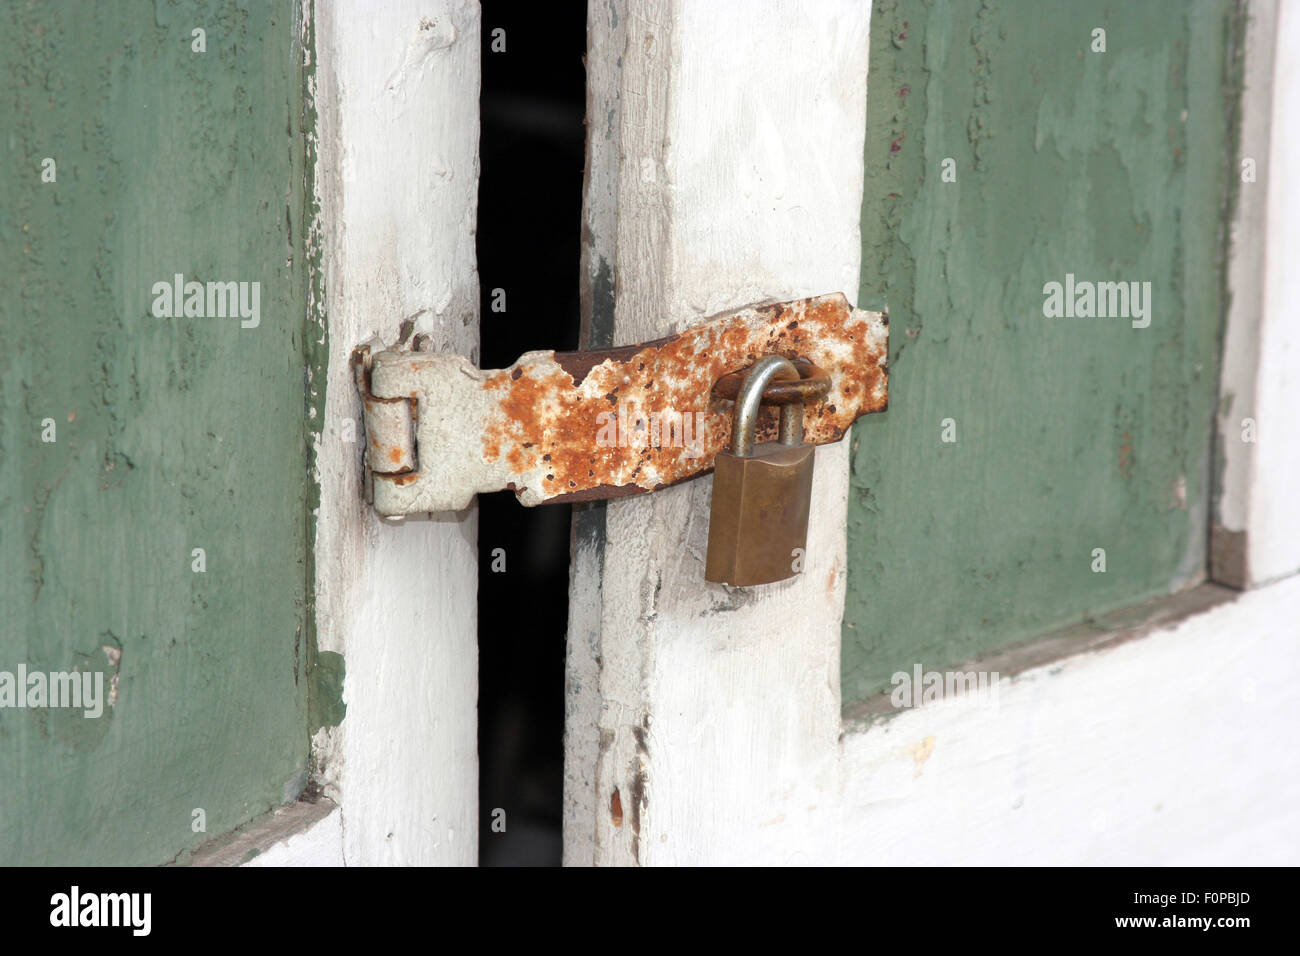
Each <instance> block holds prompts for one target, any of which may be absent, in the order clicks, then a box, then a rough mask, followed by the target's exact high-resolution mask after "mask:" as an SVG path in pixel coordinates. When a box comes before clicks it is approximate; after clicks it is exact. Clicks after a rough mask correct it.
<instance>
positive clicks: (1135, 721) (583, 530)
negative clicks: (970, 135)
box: [564, 0, 1300, 865]
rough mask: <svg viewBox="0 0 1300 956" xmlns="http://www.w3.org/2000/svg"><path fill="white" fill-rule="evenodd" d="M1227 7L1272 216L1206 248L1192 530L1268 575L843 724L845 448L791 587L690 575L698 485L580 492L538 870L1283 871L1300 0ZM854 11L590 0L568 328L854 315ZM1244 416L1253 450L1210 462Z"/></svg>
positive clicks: (1290, 712)
mask: <svg viewBox="0 0 1300 956" xmlns="http://www.w3.org/2000/svg"><path fill="white" fill-rule="evenodd" d="M1253 12H1254V17H1255V19H1254V22H1253V23H1252V25H1251V27H1250V36H1249V40H1248V44H1247V57H1248V63H1247V75H1248V88H1247V95H1246V111H1247V118H1246V123H1245V126H1244V131H1245V144H1244V147H1243V155H1255V156H1257V157H1267V162H1265V163H1263V164H1261V165H1262V166H1263V167H1264V168H1263V169H1262V170H1261V171H1260V176H1259V181H1258V184H1257V188H1256V190H1255V192H1253V193H1250V192H1244V195H1246V196H1247V197H1248V198H1247V201H1246V202H1244V203H1243V204H1242V206H1241V209H1240V211H1239V217H1241V216H1244V217H1246V219H1245V220H1244V221H1245V222H1246V226H1245V227H1244V228H1245V229H1250V228H1254V227H1253V226H1252V225H1251V223H1253V222H1256V221H1259V220H1261V219H1266V220H1267V223H1268V228H1267V232H1266V234H1265V239H1264V241H1263V244H1262V247H1261V248H1254V249H1253V250H1252V247H1251V246H1250V244H1249V243H1241V244H1239V245H1238V247H1237V251H1236V252H1235V253H1234V262H1233V269H1232V273H1231V275H1232V280H1233V288H1234V292H1235V293H1236V295H1235V296H1234V302H1235V305H1234V310H1233V313H1232V315H1231V316H1230V328H1229V342H1228V355H1227V358H1226V360H1225V373H1224V383H1225V384H1224V394H1225V396H1227V395H1229V394H1231V393H1232V392H1233V391H1234V390H1235V391H1236V394H1237V403H1238V404H1236V405H1233V406H1232V407H1231V408H1230V409H1227V410H1226V411H1225V412H1224V413H1223V416H1222V422H1221V429H1222V432H1221V438H1222V441H1223V445H1224V448H1225V453H1226V455H1227V456H1228V458H1229V461H1230V463H1231V464H1232V466H1233V468H1235V469H1236V470H1235V471H1230V475H1229V479H1228V484H1227V487H1226V488H1225V492H1224V497H1223V498H1221V499H1220V524H1221V525H1222V527H1224V528H1226V529H1228V530H1229V531H1231V532H1234V533H1239V535H1240V538H1239V539H1237V540H1236V541H1234V542H1233V543H1232V546H1233V547H1236V548H1238V549H1239V551H1241V553H1244V554H1246V555H1247V556H1248V560H1245V561H1239V562H1238V565H1239V566H1240V567H1242V568H1243V569H1244V570H1243V571H1242V574H1241V581H1240V582H1239V583H1241V584H1247V585H1250V584H1259V583H1261V582H1263V581H1266V580H1275V581H1277V582H1278V583H1274V584H1272V585H1271V586H1267V587H1262V588H1259V589H1257V590H1255V591H1252V592H1247V593H1245V594H1237V593H1236V592H1229V591H1227V589H1222V588H1219V587H1218V586H1216V585H1206V586H1205V588H1206V589H1207V590H1206V591H1203V592H1200V593H1198V594H1195V595H1193V596H1192V598H1191V599H1187V598H1184V599H1183V604H1181V605H1178V606H1180V607H1183V608H1184V610H1183V612H1182V613H1181V615H1180V614H1174V613H1171V611H1170V609H1169V608H1164V609H1157V611H1156V612H1155V613H1154V615H1153V617H1152V618H1151V620H1150V621H1149V622H1148V623H1147V624H1146V625H1145V626H1143V627H1141V628H1138V629H1131V630H1130V631H1127V632H1119V633H1117V634H1116V635H1115V639H1114V640H1111V641H1109V642H1107V643H1106V644H1105V645H1104V646H1099V645H1098V644H1097V642H1095V641H1094V642H1092V643H1090V644H1089V643H1087V642H1074V643H1071V641H1070V639H1069V638H1068V636H1065V637H1062V638H1061V639H1060V640H1059V641H1058V643H1057V644H1056V645H1054V646H1057V647H1059V648H1061V649H1062V653H1064V654H1066V655H1067V656H1066V657H1064V658H1063V659H1061V660H1058V661H1055V662H1053V663H1051V664H1050V665H1045V666H1031V667H1027V668H1025V669H1023V670H1020V672H1019V673H1017V674H1016V675H1015V676H1014V678H1013V679H1011V680H1010V681H1004V682H1003V684H1002V685H1001V686H1000V694H999V697H998V699H997V703H996V705H995V706H992V707H990V706H989V705H988V702H987V701H983V700H981V699H980V698H978V697H976V696H965V697H959V698H956V699H950V700H946V701H944V702H943V703H942V704H939V705H931V706H927V707H924V708H920V709H917V710H913V711H910V712H908V713H905V714H902V715H900V716H897V717H895V718H894V719H892V720H890V721H888V722H886V723H884V724H878V725H875V726H872V727H870V728H868V729H865V730H861V729H859V728H855V727H849V726H845V725H844V724H843V723H842V721H841V716H840V673H839V663H840V619H841V616H842V611H843V599H844V580H845V575H844V567H845V513H846V497H847V488H848V475H847V457H848V448H847V446H848V444H849V442H850V441H851V439H849V440H846V441H845V442H844V443H842V444H841V445H839V446H825V447H822V448H819V449H818V451H817V466H816V467H817V479H816V483H815V487H814V502H815V504H814V508H813V512H814V515H813V521H812V525H811V527H810V530H809V547H808V570H807V571H806V572H805V574H804V575H802V576H801V577H800V578H799V579H797V580H795V581H791V582H786V583H783V584H779V585H771V586H767V587H765V588H756V589H751V590H745V591H727V590H725V589H724V588H722V587H721V586H719V585H706V584H705V583H704V582H703V575H702V570H703V558H704V546H705V540H706V528H707V518H708V508H709V492H710V482H709V481H707V480H704V481H696V482H690V483H687V484H685V485H682V486H679V487H674V488H669V489H667V490H665V491H660V492H657V493H655V494H653V495H647V496H643V497H639V498H632V499H626V500H622V501H614V502H610V503H609V504H608V505H607V506H603V507H594V508H589V509H586V510H583V511H581V512H580V513H579V515H578V518H577V521H576V522H575V536H574V556H573V573H572V589H571V611H570V630H569V650H568V680H567V708H566V766H565V788H566V791H565V841H564V846H565V850H564V853H565V862H566V863H567V864H570V865H583V864H592V863H595V864H614V865H619V864H630V865H637V864H641V865H652V864H693V863H710V864H721V863H799V862H812V863H861V864H873V865H874V864H887V863H902V864H907V863H957V862H972V863H1008V862H1037V863H1066V862H1085V863H1127V862H1145V863H1229V862H1231V863H1267V862H1279V863H1280V862H1289V863H1295V862H1297V860H1296V849H1295V848H1296V847H1297V846H1300V811H1297V810H1296V809H1295V808H1296V807H1297V806H1300V800H1297V797H1300V767H1298V766H1297V757H1296V755H1295V749H1294V748H1289V747H1287V748H1278V747H1277V746H1276V739H1275V736H1276V732H1277V731H1278V730H1279V729H1280V728H1290V727H1294V726H1296V725H1297V723H1300V694H1298V693H1297V687H1298V686H1300V684H1298V683H1297V680H1296V678H1297V677H1300V673H1297V671H1300V666H1298V661H1300V641H1297V637H1300V633H1298V632H1300V624H1298V623H1297V622H1300V577H1297V576H1296V574H1295V572H1296V571H1297V569H1300V504H1297V502H1298V501H1300V498H1298V497H1297V496H1295V495H1294V492H1293V491H1292V490H1291V485H1292V484H1293V483H1294V481H1295V477H1296V475H1297V474H1298V473H1300V417H1297V416H1296V415H1295V414H1294V410H1295V409H1296V408H1297V407H1300V374H1297V368H1298V366H1300V324H1298V323H1297V317H1296V316H1297V313H1296V309H1295V307H1294V302H1295V301H1297V296H1298V294H1300V288H1296V285H1297V283H1298V282H1300V279H1298V278H1297V273H1296V270H1295V269H1294V268H1293V267H1292V266H1291V263H1293V262H1295V261H1296V260H1297V258H1298V257H1300V231H1297V227H1296V225H1295V223H1297V222H1300V187H1297V186H1296V185H1295V184H1294V183H1290V184H1288V182H1287V181H1286V178H1285V175H1284V174H1282V173H1281V171H1283V170H1288V169H1291V168H1295V167H1296V165H1297V164H1298V163H1300V134H1297V133H1296V132H1295V130H1296V129H1297V128H1300V127H1297V124H1296V123H1295V122H1294V118H1295V117H1296V116H1298V115H1300V52H1297V51H1300V10H1298V9H1296V8H1295V7H1294V6H1293V5H1282V9H1281V10H1280V11H1279V10H1278V9H1277V8H1276V7H1275V5H1274V4H1273V3H1272V2H1267V3H1256V4H1254V5H1253ZM870 14H871V10H870V4H868V3H862V2H852V0H828V2H821V3H816V4H804V3H796V2H791V0H762V2H761V3H754V2H744V3H742V2H739V0H711V2H703V0H591V2H590V3H589V7H588V17H589V24H588V57H587V67H588V77H589V90H588V126H589V136H590V141H589V156H588V170H587V192H586V199H585V208H584V228H585V233H586V241H585V248H584V256H583V264H584V275H583V280H584V284H585V288H584V296H583V303H584V316H583V318H584V330H585V333H586V338H587V344H588V345H609V344H623V343H628V342H638V341H643V340H646V339H649V338H653V337H656V336H659V335H663V334H667V333H669V332H672V331H675V330H678V329H680V328H683V327H685V326H688V325H690V324H692V323H694V322H696V321H698V319H699V318H701V317H703V316H705V315H708V314H709V313H712V312H716V311H719V310H722V309H725V308H729V307H734V306H739V305H743V304H746V303H749V302H753V301H756V300H761V299H765V298H790V297H794V296H797V295H803V294H810V293H820V292H828V291H843V292H845V293H846V294H847V295H848V296H849V297H850V299H851V300H853V299H855V297H856V292H857V280H858V268H859V250H860V240H859V232H858V213H859V206H860V199H861V196H860V190H861V187H862V161H863V136H864V131H865V128H866V93H867V89H866V75H867V50H868V32H869V22H870ZM1274 34H1276V35H1277V37H1278V40H1277V44H1278V46H1277V51H1278V56H1277V59H1276V61H1274V59H1273V58H1272V55H1271V42H1272V41H1271V37H1272V36H1274ZM1270 89H1271V91H1272V96H1271V98H1270V97H1269V95H1268V93H1269V90H1270ZM1261 111H1263V113H1262V115H1261ZM1270 127H1271V131H1272V134H1273V138H1272V141H1271V142H1268V141H1267V135H1268V133H1269V130H1270ZM1288 129H1289V130H1290V131H1289V132H1288ZM1260 136H1263V137H1264V138H1265V141H1264V142H1260V141H1259V137H1260ZM1252 137H1254V138H1253V139H1252ZM809 144H815V148H809ZM1270 169H1275V170H1278V171H1279V175H1278V176H1269V175H1268V171H1269V170H1270ZM1250 188H1251V187H1249V186H1243V190H1244V191H1248V190H1250ZM1251 216H1254V217H1255V219H1251V218H1250V217H1251ZM1242 222H1243V220H1240V219H1239V222H1238V230H1239V232H1240V231H1241V230H1242V229H1243V225H1242ZM1254 283H1262V285H1261V286H1260V287H1261V288H1262V300H1263V305H1262V306H1260V305H1259V304H1258V302H1256V304H1255V305H1253V306H1252V305H1251V304H1250V301H1249V297H1248V296H1247V295H1246V294H1245V293H1246V292H1248V291H1250V289H1251V288H1252V284H1254ZM1238 340H1241V341H1244V342H1245V343H1246V344H1245V345H1244V346H1239V344H1238ZM1243 355H1244V357H1243ZM1243 397H1245V398H1246V399H1247V401H1246V402H1245V407H1244V408H1243ZM1251 411H1254V413H1255V415H1256V416H1258V418H1259V420H1260V427H1261V436H1262V437H1261V439H1260V441H1259V443H1257V444H1255V445H1253V446H1250V447H1248V448H1241V447H1236V446H1232V447H1229V446H1230V444H1231V443H1232V442H1233V441H1236V443H1237V444H1239V443H1240V442H1239V435H1240V426H1239V424H1237V422H1236V421H1235V420H1236V419H1237V418H1240V417H1243V416H1245V415H1248V414H1250V412H1251ZM1189 606H1190V607H1191V608H1192V609H1191V610H1187V609H1186V608H1188V607H1189ZM1085 645H1086V646H1087V648H1088V649H1087V651H1086V652H1081V650H1080V648H1082V647H1083V646H1085ZM1013 665H1014V662H1013ZM1283 751H1285V752H1283Z"/></svg>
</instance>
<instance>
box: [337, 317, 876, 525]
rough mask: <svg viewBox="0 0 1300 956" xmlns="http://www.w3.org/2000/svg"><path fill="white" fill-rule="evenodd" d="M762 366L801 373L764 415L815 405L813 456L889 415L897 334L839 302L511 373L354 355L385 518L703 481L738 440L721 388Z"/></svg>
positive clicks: (765, 424) (558, 358) (565, 357)
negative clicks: (791, 363) (485, 502)
mask: <svg viewBox="0 0 1300 956" xmlns="http://www.w3.org/2000/svg"><path fill="white" fill-rule="evenodd" d="M765 354H778V355H783V356H785V357H787V358H790V359H802V360H804V361H802V362H797V363H796V364H797V365H798V366H799V367H800V372H801V374H802V375H804V376H805V379H804V380H803V381H800V382H793V381H791V382H789V383H788V384H784V385H783V384H782V383H779V382H778V383H772V384H771V385H769V389H771V392H770V398H766V399H765V402H767V401H771V402H776V403H779V402H789V401H794V400H796V399H797V400H799V401H809V402H810V404H807V405H806V406H805V407H804V416H803V420H804V440H805V441H806V442H807V443H809V444H813V445H823V444H827V443H829V442H834V441H839V440H840V439H841V438H843V437H844V434H845V433H846V432H847V431H848V428H849V426H850V425H851V424H853V422H854V421H855V420H856V419H857V418H859V417H860V416H862V415H865V414H867V413H869V412H878V411H882V410H884V408H885V406H886V403H887V401H888V374H887V370H886V361H887V356H888V319H887V317H886V316H885V315H883V314H882V313H880V312H867V311H864V310H862V309H855V308H853V307H852V306H851V305H849V302H848V300H847V299H846V298H845V297H844V296H843V295H842V294H840V293H835V294H831V295H823V296H817V297H815V298H810V299H799V300H796V301H793V302H778V303H768V304H762V305H753V306H748V307H746V308H742V309H737V310H735V311H732V312H727V313H724V314H722V315H717V316H713V317H712V318H710V319H708V320H707V321H705V322H703V323H701V324H698V325H695V326H692V327H691V328H689V329H686V330H685V331H682V332H679V333H677V334H676V335H671V336H669V337H667V338H665V339H660V340H658V341H654V342H646V343H644V344H641V345H629V346H623V347H621V348H613V349H606V350H597V351H591V352H552V351H544V352H527V353H525V354H524V355H522V356H520V358H519V361H517V362H516V363H515V364H514V365H512V366H511V367H510V368H506V369H496V370H489V369H478V368H475V367H474V366H473V365H472V364H471V363H470V362H469V361H468V360H467V359H465V358H462V357H461V356H458V355H445V354H439V353H433V352H421V351H405V350H396V351H382V352H378V353H377V354H374V355H373V356H371V355H370V354H369V351H368V349H358V350H357V352H356V353H355V356H354V359H355V361H356V362H357V366H358V368H357V372H358V374H357V381H358V384H359V386H360V387H361V391H362V398H363V400H364V414H365V427H366V464H367V468H368V469H369V471H370V472H371V473H372V477H373V498H374V506H375V510H376V511H377V512H379V513H380V514H381V515H403V514H413V513H419V512H428V511H448V510H459V509H461V508H464V507H466V506H467V505H468V504H469V503H470V501H471V500H472V499H473V496H474V495H475V494H477V493H479V492H488V491H500V490H502V489H507V488H508V489H511V490H513V491H514V492H515V493H516V494H517V495H518V497H519V501H520V502H521V503H522V504H525V505H529V506H531V505H538V504H545V503H547V502H553V501H584V500H592V499H597V498H614V497H619V496H622V495H630V494H637V493H640V492H643V491H654V490H655V489H656V488H661V487H663V486H665V485H671V484H674V483H676V482H679V481H683V480H685V479H687V478H692V477H695V476H696V475H700V474H704V473H706V472H708V471H710V470H711V469H712V468H713V460H714V456H715V455H716V454H717V453H718V451H719V450H721V449H723V448H724V447H725V446H726V444H727V442H728V439H729V437H730V431H731V419H730V414H731V407H732V402H730V401H729V400H727V398H726V397H724V396H725V395H727V394H728V390H729V389H730V391H729V394H730V395H731V396H734V394H735V389H734V385H735V382H736V378H735V377H734V376H733V377H730V378H729V379H728V380H727V381H724V382H722V383H719V379H723V378H724V376H729V373H733V372H737V371H740V370H743V369H744V368H746V367H748V366H749V365H751V364H753V363H754V361H756V360H757V359H758V358H759V357H760V356H762V355H765ZM810 363H811V364H810ZM367 364H368V365H369V375H368V379H369V381H368V383H367V375H366V370H365V368H364V366H365V365H367ZM812 367H815V368H812ZM809 368H811V371H806V370H807V369H809ZM816 373H823V374H824V375H825V376H826V377H828V378H829V380H830V381H829V387H827V385H826V383H825V381H824V379H817V378H815V374H816ZM810 375H811V376H814V378H808V376H810ZM715 383H718V384H719V385H720V387H719V389H718V390H717V391H715V389H714V385H715ZM823 393H824V398H822V399H821V400H817V399H818V396H820V395H822V394H823ZM764 394H765V396H767V395H769V393H768V392H765V393H764ZM777 415H778V412H777V409H776V408H764V409H763V411H762V413H761V415H760V418H759V422H758V429H757V436H756V437H757V440H759V441H769V440H773V439H774V438H775V436H776V431H777Z"/></svg>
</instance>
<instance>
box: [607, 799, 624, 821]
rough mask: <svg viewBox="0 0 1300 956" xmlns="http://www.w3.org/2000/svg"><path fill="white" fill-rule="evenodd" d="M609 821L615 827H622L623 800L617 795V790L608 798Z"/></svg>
mask: <svg viewBox="0 0 1300 956" xmlns="http://www.w3.org/2000/svg"><path fill="white" fill-rule="evenodd" d="M609 819H610V822H611V823H613V824H614V826H616V827H621V826H622V825H623V800H622V798H621V797H619V795H618V790H615V791H614V795H613V796H612V797H610V798H609Z"/></svg>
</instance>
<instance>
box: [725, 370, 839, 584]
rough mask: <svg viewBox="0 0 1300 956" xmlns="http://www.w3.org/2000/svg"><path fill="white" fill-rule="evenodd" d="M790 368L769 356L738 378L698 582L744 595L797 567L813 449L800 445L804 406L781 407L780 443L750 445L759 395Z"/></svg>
mask: <svg viewBox="0 0 1300 956" xmlns="http://www.w3.org/2000/svg"><path fill="white" fill-rule="evenodd" d="M782 370H784V371H786V372H789V373H793V372H794V371H795V369H794V366H793V365H792V364H791V363H790V361H789V360H788V359H785V358H783V357H782V356H779V355H768V356H764V357H763V358H761V359H759V360H758V361H757V362H755V363H754V365H753V367H752V368H751V369H750V370H749V371H748V372H747V373H746V374H745V380H744V382H743V384H742V385H741V389H740V394H739V395H738V396H737V397H736V405H735V416H734V418H733V419H732V434H731V444H730V447H729V448H728V449H727V450H725V451H720V452H718V456H717V458H716V459H715V460H714V464H713V503H712V505H711V507H710V510H709V549H708V553H707V555H706V557H705V561H704V580H706V581H712V582H714V583H720V584H729V585H732V586H733V587H751V586H753V585H758V584H772V583H774V582H776V581H784V580H786V579H787V578H792V577H794V576H795V574H797V573H798V572H797V570H796V568H797V567H802V559H803V556H804V548H805V547H806V546H807V541H808V512H809V511H810V509H811V507H812V480H813V463H814V460H815V459H814V457H813V451H814V449H813V446H812V445H805V444H803V443H802V437H803V421H802V420H803V406H802V405H796V404H786V405H782V406H781V426H780V435H781V438H780V442H779V443H777V442H765V443H763V444H760V445H755V444H754V426H755V422H756V419H757V413H758V410H759V401H760V399H761V398H762V393H763V388H764V386H765V385H766V384H767V382H768V381H769V380H770V379H771V378H772V376H773V375H775V374H777V373H778V372H780V371H782Z"/></svg>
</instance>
